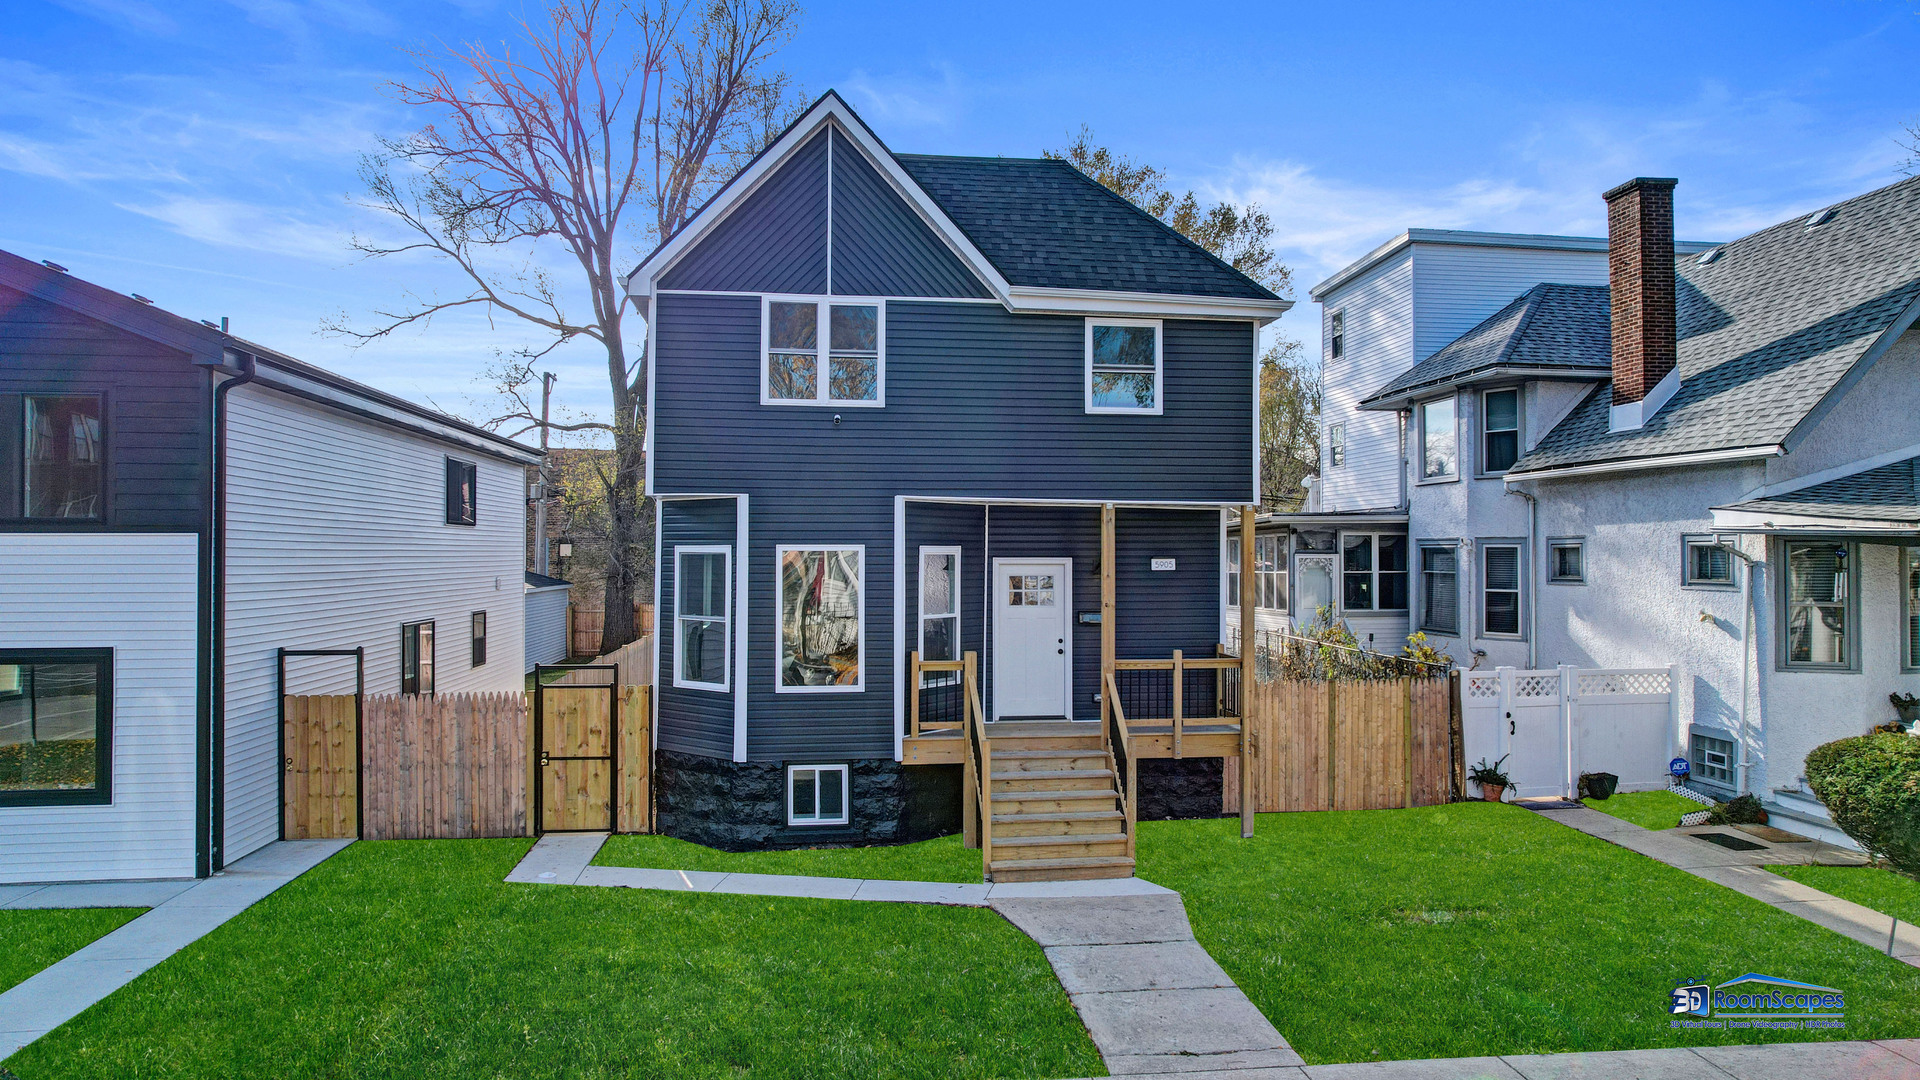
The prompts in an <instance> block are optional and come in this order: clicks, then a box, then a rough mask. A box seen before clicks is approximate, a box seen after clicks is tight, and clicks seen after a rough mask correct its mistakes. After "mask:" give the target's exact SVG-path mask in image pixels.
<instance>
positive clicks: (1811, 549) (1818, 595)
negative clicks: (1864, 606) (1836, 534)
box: [1781, 540, 1859, 669]
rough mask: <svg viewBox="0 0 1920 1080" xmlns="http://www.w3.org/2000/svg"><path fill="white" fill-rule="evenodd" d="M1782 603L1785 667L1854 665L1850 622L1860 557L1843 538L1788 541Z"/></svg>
mask: <svg viewBox="0 0 1920 1080" xmlns="http://www.w3.org/2000/svg"><path fill="white" fill-rule="evenodd" d="M1783 546H1784V547H1785V549H1786V556H1787V558H1786V564H1787V587H1786V588H1785V589H1784V590H1783V591H1782V597H1781V602H1782V604H1783V605H1784V606H1785V609H1786V610H1785V612H1784V619H1783V621H1784V622H1785V624H1786V628H1787V633H1786V640H1785V646H1786V658H1785V659H1786V663H1787V665H1788V666H1789V667H1816V668H1836V669H1852V668H1854V667H1855V666H1856V663H1857V660H1858V657H1857V655H1856V654H1857V653H1858V651H1859V646H1858V644H1857V643H1856V642H1855V641H1854V629H1853V628H1854V626H1855V624H1856V623H1857V622H1858V621H1859V620H1858V612H1857V610H1856V609H1855V607H1854V600H1853V597H1854V594H1855V591H1856V590H1855V586H1856V585H1857V584H1858V582H1857V581H1856V580H1855V577H1856V575H1857V573H1858V561H1857V558H1856V554H1855V548H1854V546H1853V545H1852V544H1850V543H1847V542H1846V541H1843V540H1812V541H1805V542H1802V541H1792V540H1790V541H1787V542H1786V543H1785V544H1784V545H1783Z"/></svg>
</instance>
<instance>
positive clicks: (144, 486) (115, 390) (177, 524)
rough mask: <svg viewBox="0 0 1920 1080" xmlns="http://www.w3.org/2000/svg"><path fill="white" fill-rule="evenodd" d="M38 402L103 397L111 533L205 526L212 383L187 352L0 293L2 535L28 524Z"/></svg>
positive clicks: (30, 299)
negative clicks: (27, 400) (28, 437)
mask: <svg viewBox="0 0 1920 1080" xmlns="http://www.w3.org/2000/svg"><path fill="white" fill-rule="evenodd" d="M37 393H52V394H61V393H98V394H102V395H103V396H104V397H105V400H106V415H105V417H104V418H103V419H104V422H105V423H104V426H105V429H106V430H105V441H106V458H107V475H106V524H107V527H108V528H114V529H158V530H171V531H181V532H194V531H200V530H201V529H202V528H203V527H204V525H205V523H206V518H207V486H208V474H209V471H210V469H211V460H212V449H211V444H210V434H209V433H210V431H211V429H212V423H211V419H210V405H209V389H208V383H207V376H206V374H205V373H204V372H202V371H201V370H200V369H198V368H196V367H194V366H193V363H192V361H191V359H190V358H189V357H188V356H187V355H186V354H184V353H182V352H179V351H177V350H174V349H170V348H167V347H165V346H162V345H159V344H156V343H154V342H152V341H149V340H147V339H145V338H142V337H139V336H137V335H134V334H130V333H127V332H126V331H123V330H120V329H118V328H116V327H111V326H108V325H106V324H104V323H100V322H96V321H94V320H92V319H89V318H87V317H85V316H83V315H79V314H77V313H75V312H72V311H69V310H67V309H66V308H62V307H59V306H57V305H54V304H51V303H48V302H47V301H44V300H41V299H39V298H37V297H29V296H27V295H25V294H23V293H19V292H15V291H13V290H10V289H0V529H5V528H7V527H9V526H8V521H9V519H11V520H12V522H13V526H14V527H22V526H23V525H25V523H23V522H20V521H19V520H18V517H19V515H20V513H21V512H22V507H21V506H20V502H19V499H20V475H21V474H20V447H21V430H20V424H21V420H22V407H23V402H22V398H23V395H26V394H37ZM27 527H31V526H27Z"/></svg>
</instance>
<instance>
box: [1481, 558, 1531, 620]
mask: <svg viewBox="0 0 1920 1080" xmlns="http://www.w3.org/2000/svg"><path fill="white" fill-rule="evenodd" d="M1521 556H1522V551H1521V548H1520V545H1519V544H1484V545H1482V546H1481V548H1480V630H1481V632H1482V633H1485V634H1488V635H1490V636H1495V637H1519V636H1520V625H1521V624H1520V603H1521V593H1520V582H1521Z"/></svg>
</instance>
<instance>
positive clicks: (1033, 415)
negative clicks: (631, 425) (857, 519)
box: [654, 295, 1253, 517]
mask: <svg viewBox="0 0 1920 1080" xmlns="http://www.w3.org/2000/svg"><path fill="white" fill-rule="evenodd" d="M658 304H659V313H658V320H659V321H658V326H657V328H656V334H657V341H658V346H659V368H658V371H657V374H656V376H655V378H656V384H655V415H654V424H655V427H654V484H655V488H656V490H658V491H663V492H669V493H671V492H675V491H686V492H699V491H733V490H743V491H747V492H749V493H754V494H757V493H758V492H760V491H762V490H782V491H791V490H793V489H794V484H795V479H794V476H795V474H794V471H793V470H794V463H795V462H796V461H804V462H805V463H806V465H807V472H806V474H805V478H804V480H803V481H801V482H802V483H803V484H804V485H806V486H808V487H809V489H810V490H814V491H818V492H821V493H826V492H831V493H832V497H833V498H834V499H835V500H840V499H843V498H845V497H847V496H852V495H856V494H860V493H866V494H870V495H876V496H886V497H891V496H893V495H896V494H937V495H964V496H977V497H1003V498H1072V499H1115V500H1182V501H1189V500H1191V501H1229V500H1246V499H1248V498H1250V497H1251V494H1252V490H1251V489H1252V483H1253V481H1252V473H1253V461H1252V439H1253V431H1252V428H1253V402H1252V397H1253V330H1252V325H1251V323H1241V322H1206V321H1197V320H1196V321H1180V320H1169V321H1168V322H1167V323H1166V324H1165V326H1166V343H1165V350H1164V351H1165V381H1164V394H1165V414H1164V415H1162V416H1112V415H1094V416H1090V415H1087V413H1086V411H1085V357H1084V352H1085V329H1084V327H1085V324H1084V321H1083V320H1081V319H1079V318H1072V317H1061V316H1048V315H1014V314H1010V313H1008V312H1007V311H1006V310H1005V309H1003V308H1000V307H998V306H995V305H989V304H944V303H939V302H936V301H923V300H922V301H916V300H897V301H889V303H888V304H887V344H886V349H887V352H886V384H887V385H886V397H887V405H886V407H885V408H882V409H861V408H848V409H843V410H839V412H838V415H839V416H840V423H839V424H838V425H835V423H834V416H835V415H836V413H835V410H833V409H831V408H813V407H797V406H781V405H761V404H760V389H759V387H760V383H759V364H760V326H759V322H760V306H759V303H758V301H757V300H755V299H754V298H751V297H722V296H672V295H670V296H662V297H660V298H659V299H658ZM755 516H756V517H757V516H758V514H757V509H756V515H755Z"/></svg>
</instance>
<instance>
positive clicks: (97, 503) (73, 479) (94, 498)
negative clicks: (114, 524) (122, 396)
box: [21, 394, 106, 521]
mask: <svg viewBox="0 0 1920 1080" xmlns="http://www.w3.org/2000/svg"><path fill="white" fill-rule="evenodd" d="M23 410H24V411H23V414H22V424H21V427H22V434H23V439H22V444H21V456H22V459H23V460H22V465H23V467H22V469H21V480H22V490H21V504H22V510H23V513H22V516H23V517H30V518H63V519H67V520H74V519H80V520H94V521H98V520H99V519H100V517H101V510H102V503H103V502H104V501H105V500H104V498H103V497H102V496H103V493H104V489H105V469H104V465H105V460H106V452H105V450H106V444H105V442H104V440H103V438H102V433H101V427H100V416H101V409H100V398H99V397H98V396H97V395H94V394H65V395H60V396H53V395H41V394H28V395H27V396H26V398H25V404H24V406H23Z"/></svg>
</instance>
